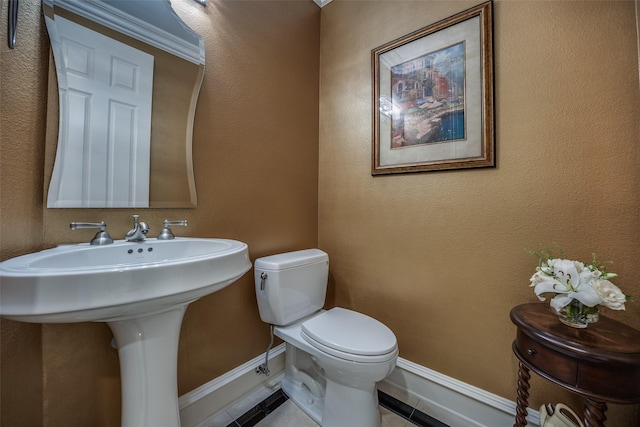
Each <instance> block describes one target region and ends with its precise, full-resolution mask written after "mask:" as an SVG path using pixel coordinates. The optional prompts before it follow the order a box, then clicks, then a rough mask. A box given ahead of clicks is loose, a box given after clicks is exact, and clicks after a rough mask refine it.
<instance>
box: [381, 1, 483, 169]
mask: <svg viewBox="0 0 640 427" xmlns="http://www.w3.org/2000/svg"><path fill="white" fill-rule="evenodd" d="M371 56H372V71H373V72H372V75H373V79H372V80H373V149H372V167H371V173H372V175H383V174H396V173H404V172H425V171H436V170H445V169H465V168H478V167H493V166H495V160H494V155H495V153H494V151H495V137H494V117H493V109H494V106H493V43H492V3H491V2H487V3H483V4H481V5H478V6H476V7H473V8H471V9H468V10H466V11H464V12H461V13H459V14H457V15H454V16H452V17H450V18H447V19H444V20H442V21H440V22H437V23H435V24H433V25H430V26H428V27H425V28H423V29H420V30H418V31H415V32H413V33H411V34H408V35H406V36H404V37H401V38H399V39H397V40H394V41H392V42H389V43H387V44H385V45H383V46H380V47H378V48H376V49H374V50H372V51H371Z"/></svg>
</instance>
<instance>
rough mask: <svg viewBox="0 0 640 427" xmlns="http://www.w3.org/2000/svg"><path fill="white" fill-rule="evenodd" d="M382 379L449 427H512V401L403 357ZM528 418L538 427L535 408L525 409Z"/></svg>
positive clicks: (532, 424)
mask: <svg viewBox="0 0 640 427" xmlns="http://www.w3.org/2000/svg"><path fill="white" fill-rule="evenodd" d="M384 382H385V383H387V384H389V385H391V386H392V387H393V388H395V389H396V390H400V391H404V392H405V393H406V396H407V400H411V401H414V402H415V401H416V400H417V401H419V402H420V404H419V408H418V409H419V410H421V411H422V412H424V413H426V414H427V415H430V416H432V417H434V418H436V419H438V420H440V421H442V422H443V423H445V424H447V425H449V426H450V427H471V426H473V427H503V426H504V427H511V426H513V424H514V422H515V415H516V404H515V402H513V401H511V400H509V399H505V398H503V397H500V396H497V395H495V394H493V393H490V392H488V391H486V390H483V389H481V388H478V387H474V386H472V385H470V384H467V383H464V382H462V381H459V380H457V379H455V378H451V377H448V376H446V375H443V374H441V373H439V372H436V371H434V370H432V369H429V368H426V367H424V366H421V365H418V364H417V363H413V362H411V361H408V360H406V359H403V358H398V363H397V366H396V369H395V370H394V371H393V372H392V373H391V375H389V376H388V377H387V378H386V379H385V380H384ZM401 400H402V399H401ZM405 403H406V402H405ZM527 421H528V424H529V425H531V426H536V427H537V426H538V425H539V423H540V416H539V414H538V411H535V410H532V409H528V416H527Z"/></svg>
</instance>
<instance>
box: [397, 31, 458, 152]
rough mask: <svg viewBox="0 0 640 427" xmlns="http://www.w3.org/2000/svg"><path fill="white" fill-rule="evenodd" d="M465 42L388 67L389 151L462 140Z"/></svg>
mask: <svg viewBox="0 0 640 427" xmlns="http://www.w3.org/2000/svg"><path fill="white" fill-rule="evenodd" d="M464 49H465V43H464V42H461V43H458V44H455V45H453V46H450V47H447V48H444V49H441V50H439V51H437V52H433V53H429V54H427V55H424V56H422V57H420V58H417V59H414V60H411V61H407V62H404V63H402V64H400V65H396V66H394V67H391V84H392V90H391V93H392V97H391V101H392V103H393V105H395V106H397V107H398V109H399V111H398V114H395V115H393V116H392V117H391V123H392V124H391V129H392V137H391V148H401V147H406V146H408V145H415V144H432V143H437V142H441V141H452V140H456V139H458V140H462V139H464V138H465V122H464V87H465V85H464V82H465V75H464V70H465V67H464V62H465V50H464Z"/></svg>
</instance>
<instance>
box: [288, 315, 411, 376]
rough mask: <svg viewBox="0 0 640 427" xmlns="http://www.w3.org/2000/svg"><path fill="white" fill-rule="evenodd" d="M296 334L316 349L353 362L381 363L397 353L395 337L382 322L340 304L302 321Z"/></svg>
mask: <svg viewBox="0 0 640 427" xmlns="http://www.w3.org/2000/svg"><path fill="white" fill-rule="evenodd" d="M300 334H301V335H302V337H303V338H304V340H305V341H306V342H307V343H309V344H311V345H312V346H313V347H315V348H317V349H318V350H321V351H323V352H325V353H328V354H331V355H333V356H336V357H339V358H342V359H347V360H351V361H354V362H363V363H376V362H382V361H387V360H389V359H391V358H394V357H396V356H397V354H398V350H397V348H398V345H397V341H396V336H395V335H394V334H393V332H391V330H390V329H389V328H388V327H387V326H386V325H384V324H383V323H381V322H379V321H377V320H376V319H374V318H372V317H369V316H367V315H364V314H362V313H358V312H355V311H352V310H347V309H344V308H340V307H336V308H332V309H331V310H328V311H325V312H323V313H322V314H319V315H317V316H314V317H312V318H311V319H309V320H307V321H305V322H304V323H302V327H301V330H300Z"/></svg>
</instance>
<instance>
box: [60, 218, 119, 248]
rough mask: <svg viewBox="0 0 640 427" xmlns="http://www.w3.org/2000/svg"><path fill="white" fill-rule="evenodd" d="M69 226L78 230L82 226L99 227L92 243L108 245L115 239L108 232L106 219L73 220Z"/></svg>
mask: <svg viewBox="0 0 640 427" xmlns="http://www.w3.org/2000/svg"><path fill="white" fill-rule="evenodd" d="M69 228H70V229H72V230H78V229H81V228H97V229H99V231H98V232H97V233H96V235H95V236H94V237H93V239H92V240H91V244H92V245H108V244H110V243H113V239H112V238H111V236H110V235H109V233H107V224H106V223H105V222H104V221H100V222H72V223H71V224H69Z"/></svg>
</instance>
